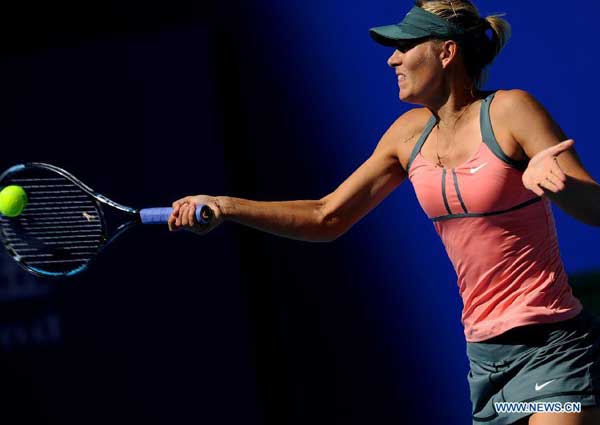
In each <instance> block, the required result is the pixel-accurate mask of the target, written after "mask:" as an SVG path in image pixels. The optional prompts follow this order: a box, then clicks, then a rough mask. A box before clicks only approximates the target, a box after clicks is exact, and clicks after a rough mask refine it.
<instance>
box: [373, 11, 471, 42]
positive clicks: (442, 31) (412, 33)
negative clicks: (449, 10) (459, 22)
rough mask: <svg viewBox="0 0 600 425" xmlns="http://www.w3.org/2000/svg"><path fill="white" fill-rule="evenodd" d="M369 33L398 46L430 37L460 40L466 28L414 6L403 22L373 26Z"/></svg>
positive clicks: (377, 39)
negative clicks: (405, 42) (404, 42)
mask: <svg viewBox="0 0 600 425" xmlns="http://www.w3.org/2000/svg"><path fill="white" fill-rule="evenodd" d="M369 34H370V35H371V37H372V38H373V40H375V41H376V42H377V43H379V44H383V45H384V46H398V45H399V44H402V42H403V41H407V42H408V41H412V40H417V39H421V38H429V37H437V38H441V39H455V40H458V39H460V38H462V37H464V35H465V30H464V29H462V28H460V27H458V26H456V25H454V24H452V23H451V22H450V21H448V20H446V19H444V18H442V17H440V16H438V15H436V14H434V13H431V12H427V11H426V10H423V9H421V8H420V7H418V6H414V7H413V8H412V9H411V10H410V11H409V12H408V13H407V14H406V16H405V17H404V19H403V20H402V22H400V23H398V24H395V25H385V26H382V27H375V28H371V29H370V30H369Z"/></svg>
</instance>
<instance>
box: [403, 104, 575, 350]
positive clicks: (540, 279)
mask: <svg viewBox="0 0 600 425" xmlns="http://www.w3.org/2000/svg"><path fill="white" fill-rule="evenodd" d="M494 94H495V93H492V94H491V95H489V96H488V97H486V98H485V99H484V100H483V102H482V105H481V112H480V124H481V134H482V139H483V140H482V142H481V144H480V145H479V148H478V149H477V152H476V153H475V155H473V156H472V157H471V158H470V159H469V160H468V161H467V162H465V163H464V164H462V165H460V166H458V167H456V168H452V169H445V168H440V167H438V166H436V165H435V164H433V163H431V162H429V161H427V160H426V159H425V158H424V157H423V156H422V155H421V147H422V146H423V144H424V143H425V140H426V139H427V136H428V135H429V134H430V133H431V130H432V129H433V127H434V126H435V124H436V119H435V117H433V116H432V117H431V119H430V120H429V122H428V123H427V126H426V127H425V130H424V131H423V134H422V135H421V137H420V139H419V141H418V142H417V144H416V145H415V148H414V150H413V153H412V155H411V159H410V161H409V164H408V167H407V168H408V176H409V179H410V181H411V182H412V184H413V187H414V189H415V193H416V195H417V198H418V200H419V203H420V204H421V207H422V208H423V210H424V211H425V213H426V214H427V216H428V217H429V218H430V219H431V220H432V222H433V225H434V227H435V229H436V231H437V232H438V234H439V235H440V237H441V239H442V242H443V243H444V246H445V247H446V251H447V253H448V256H449V257H450V260H451V261H452V264H453V265H454V269H455V270H456V273H457V276H458V288H459V291H460V295H461V297H462V300H463V312H462V323H463V325H464V328H465V337H466V339H467V341H469V342H477V341H483V340H486V339H489V338H492V337H494V336H497V335H499V334H501V333H503V332H505V331H507V330H509V329H511V328H514V327H517V326H522V325H529V324H535V323H549V322H559V321H562V320H567V319H570V318H572V317H574V316H576V315H577V314H578V313H579V312H580V311H581V309H582V306H581V303H580V302H579V300H578V299H577V298H575V297H574V295H573V293H572V291H571V287H570V285H569V282H568V277H567V274H566V273H565V271H564V269H563V264H562V260H561V257H560V252H559V247H558V240H557V235H556V228H555V225H554V217H553V214H552V208H551V205H550V201H549V200H548V199H546V198H540V197H538V196H537V195H536V194H535V193H533V192H531V191H529V190H527V189H526V188H525V187H524V186H523V183H522V181H521V176H522V173H523V170H524V169H525V168H526V167H527V162H526V161H521V162H519V161H515V160H513V159H511V158H510V157H508V156H506V155H505V154H504V152H502V149H501V148H500V145H499V144H498V142H497V140H496V137H495V136H494V132H493V129H492V125H491V122H490V114H489V111H490V103H491V102H492V99H493V98H494Z"/></svg>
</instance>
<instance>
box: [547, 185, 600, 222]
mask: <svg viewBox="0 0 600 425" xmlns="http://www.w3.org/2000/svg"><path fill="white" fill-rule="evenodd" d="M565 186H566V190H564V191H562V192H560V193H559V194H555V193H553V192H550V191H548V190H546V191H545V193H546V196H548V197H549V198H550V199H551V200H552V201H553V202H555V203H556V204H557V205H558V206H559V207H560V208H561V209H562V210H563V211H565V212H566V213H567V214H569V215H571V216H573V217H575V218H576V219H578V220H580V221H582V222H583V223H586V224H589V225H591V226H600V185H598V184H597V183H595V182H588V181H583V180H578V179H575V178H573V177H569V176H567V181H566V182H565Z"/></svg>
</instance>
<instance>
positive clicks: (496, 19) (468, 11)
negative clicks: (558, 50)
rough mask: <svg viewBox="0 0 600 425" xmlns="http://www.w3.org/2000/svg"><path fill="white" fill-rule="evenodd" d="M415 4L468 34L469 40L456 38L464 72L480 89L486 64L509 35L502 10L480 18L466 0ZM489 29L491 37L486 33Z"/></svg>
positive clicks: (440, 0) (443, 0)
mask: <svg viewBox="0 0 600 425" xmlns="http://www.w3.org/2000/svg"><path fill="white" fill-rule="evenodd" d="M415 4H416V5H417V6H418V7H420V8H421V9H423V10H426V11H427V12H431V13H434V14H436V15H438V16H440V17H442V18H444V19H447V20H448V21H450V22H452V23H453V24H455V25H457V26H459V27H461V28H463V29H465V30H467V31H468V32H469V33H470V34H471V37H469V39H468V40H469V41H460V40H456V41H457V43H458V44H459V46H460V48H461V50H462V57H463V61H464V64H465V67H466V69H467V72H468V73H469V76H470V77H471V78H472V79H473V83H474V85H475V87H476V88H478V89H480V88H481V87H482V86H483V83H484V82H485V80H486V79H487V72H486V67H487V66H488V65H490V64H491V63H492V62H493V61H494V59H495V58H496V56H498V54H499V53H500V51H501V50H502V49H503V48H504V46H505V45H506V43H507V42H508V40H509V38H510V35H511V28H510V24H509V23H508V22H507V21H506V20H504V19H502V16H504V14H494V15H490V16H486V17H485V18H483V17H482V16H481V15H480V14H479V11H478V10H477V7H475V5H474V4H473V3H472V2H470V1H469V0H417V1H416V3H415ZM488 30H490V33H491V34H490V35H491V37H489V36H488V35H487V34H486V32H487V31H488Z"/></svg>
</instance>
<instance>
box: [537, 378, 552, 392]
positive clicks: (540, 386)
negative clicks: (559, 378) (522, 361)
mask: <svg viewBox="0 0 600 425" xmlns="http://www.w3.org/2000/svg"><path fill="white" fill-rule="evenodd" d="M554 381H556V379H553V380H552V381H548V382H544V383H543V384H542V385H538V384H537V382H536V384H535V390H536V391H539V390H541V389H542V388H544V387H545V386H546V385H548V384H550V383H552V382H554Z"/></svg>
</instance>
